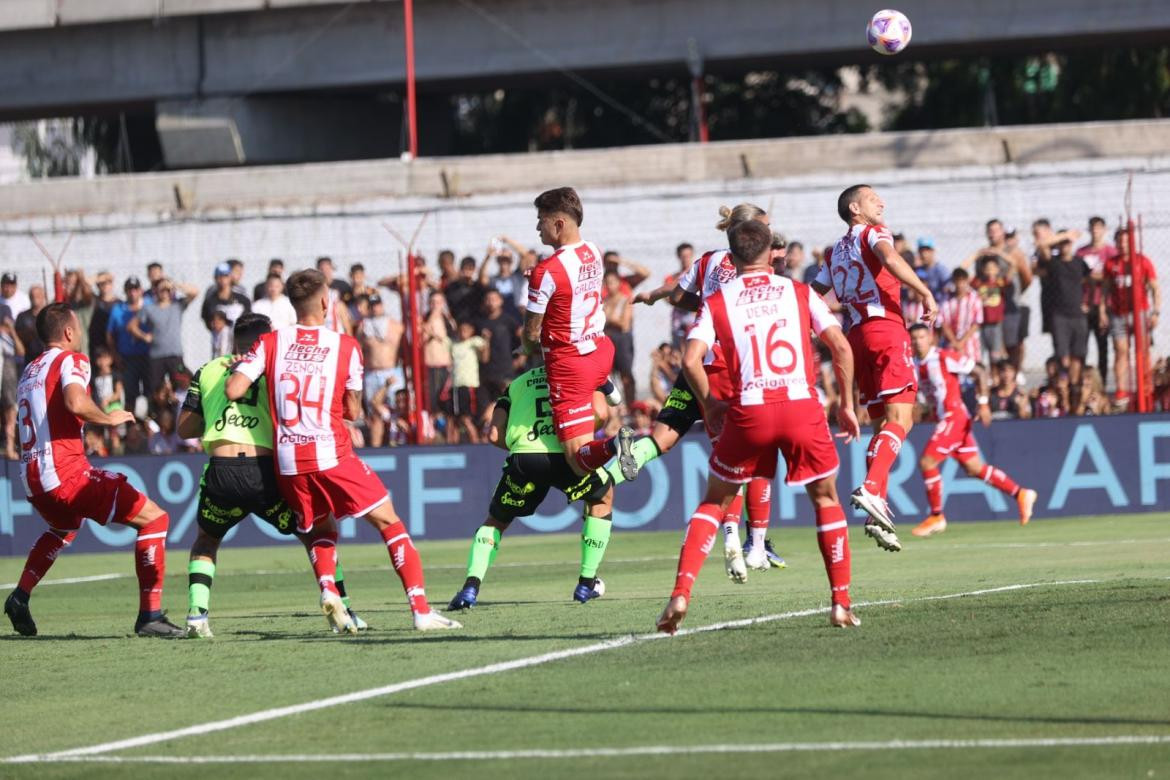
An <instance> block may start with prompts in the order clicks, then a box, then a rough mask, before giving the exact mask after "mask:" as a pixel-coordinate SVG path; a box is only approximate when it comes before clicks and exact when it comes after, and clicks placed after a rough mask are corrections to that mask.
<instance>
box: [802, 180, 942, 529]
mask: <svg viewBox="0 0 1170 780" xmlns="http://www.w3.org/2000/svg"><path fill="white" fill-rule="evenodd" d="M885 209H886V204H885V203H884V202H883V201H882V199H881V198H879V197H878V194H877V193H876V192H874V191H873V188H872V187H870V186H869V185H867V184H855V185H853V186H852V187H849V188H848V189H846V190H845V191H844V192H842V193H841V195H840V196H839V197H838V198H837V214H838V216H840V217H841V219H843V220H844V221H845V224H846V225H848V226H849V230H848V232H846V233H845V235H844V236H843V237H842V238H841V239H840V240H839V241H837V244H836V245H835V246H834V247H833V249H832V251H831V252H830V253H829V255H828V256H827V257H826V258H825V261H824V263H823V264H822V265H821V268H820V271H818V272H817V277H816V280H815V281H814V282H813V283H812V286H813V289H815V290H816V291H817V292H819V293H820V294H821V295H824V294H825V293H827V292H828V291H829V290H832V291H833V292H834V293H835V294H836V296H837V300H838V301H840V303H841V306H842V307H843V309H844V311H845V313H846V317H847V319H848V334H849V344H850V346H851V347H852V348H853V359H854V361H855V363H856V366H857V386H858V391H859V392H858V395H859V401H860V403H861V404H862V405H863V406H865V407H866V408H867V410H868V412H869V419H870V420H871V421H872V423H873V429H874V431H875V434H874V437H873V438H872V439H871V440H870V442H869V447H868V449H867V450H866V453H865V461H866V474H865V481H864V482H863V483H862V485H861V486H860V487H859V488H857V489H856V490H854V491H853V495H852V497H851V498H850V502H851V503H852V504H853V506H855V507H857V508H859V509H863V510H865V512H866V513H867V514H868V515H869V520H868V521H867V522H866V524H865V533H866V534H868V535H869V536H872V537H873V538H874V540H875V541H876V542H877V543H878V546H879V547H881V548H883V549H885V550H890V551H892V552H897V551H898V550H901V549H902V543H901V542H899V541H898V535H897V533H896V532H895V529H894V514H893V512H891V511H890V506H889V504H888V503H886V489H887V486H888V484H889V480H890V468H891V467H892V466H893V465H894V461H895V460H897V458H898V452H899V451H900V450H901V449H902V442H903V441H905V440H906V434H908V433H909V432H910V428H911V426H912V425H913V423H914V398H915V395H916V393H917V384H916V383H915V380H914V366H913V361H912V360H911V355H910V336H909V334H908V333H907V332H906V324H905V323H904V322H903V320H902V287H901V285H902V284H904V285H906V286H907V287H909V288H911V289H912V290H914V291H915V292H916V293H918V295H919V297H920V298H921V299H922V308H923V313H922V321H923V322H931V321H933V320H934V318H935V315H936V314H938V304H937V303H936V302H935V300H934V296H933V295H931V292H930V289H929V288H928V287H927V286H926V285H925V284H924V283H923V282H922V280H921V279H919V278H918V275H917V274H916V273H914V269H913V268H911V267H910V266H909V265H907V263H906V261H905V260H903V259H902V256H901V255H899V254H898V253H897V252H896V251H895V250H894V240H893V237H892V236H891V235H890V231H889V230H888V229H887V228H886V226H885V225H883V224H882V214H883V213H884V212H885ZM899 282H900V283H901V284H899Z"/></svg>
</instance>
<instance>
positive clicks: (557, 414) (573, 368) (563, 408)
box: [544, 336, 613, 441]
mask: <svg viewBox="0 0 1170 780" xmlns="http://www.w3.org/2000/svg"><path fill="white" fill-rule="evenodd" d="M593 343H594V344H596V345H597V349H595V350H593V351H592V352H590V353H589V354H588V355H581V354H578V353H577V351H576V350H575V349H572V348H560V349H557V350H554V351H550V352H548V353H546V354H545V356H544V366H545V373H546V374H547V375H548V395H549V399H550V400H551V401H552V416H553V424H554V425H555V426H556V427H557V440H558V441H569V440H570V439H576V438H577V437H578V436H589V437H591V438H592V436H593V431H594V429H595V428H596V427H597V426H596V424H595V422H594V416H593V393H594V392H596V391H597V388H599V387H601V386H602V385H603V384H605V380H606V379H608V378H609V373H610V371H612V370H613V342H612V341H610V340H609V339H608V338H606V337H605V336H602V337H600V338H598V339H597V340H596V341H594V342H593Z"/></svg>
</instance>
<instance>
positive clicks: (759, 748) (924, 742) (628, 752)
mask: <svg viewBox="0 0 1170 780" xmlns="http://www.w3.org/2000/svg"><path fill="white" fill-rule="evenodd" d="M1122 745H1170V735H1152V736H1142V735H1125V736H1114V737H1036V738H1030V739H1029V738H1025V739H917V740H898V739H896V740H890V741H888V742H876V741H868V742H770V743H764V744H756V745H645V746H637V747H624V748H607V747H598V748H569V749H565V750H556V749H535V750H460V751H455V752H450V753H340V754H338V753H334V754H328V755H314V754H311V753H308V754H305V753H294V754H291V755H271V756H59V757H39V758H37V759H36V760H37V761H41V762H54V763H55V762H61V763H66V762H77V763H102V764H275V763H310V762H321V763H324V762H328V763H334V762H342V763H351V762H357V761H367V762H372V761H506V760H515V759H525V758H538V759H539V758H543V759H564V758H624V757H632V756H677V755H697V754H702V753H734V754H736V755H742V754H743V753H803V752H833V751H842V750H989V749H992V750H1005V749H1007V750H1010V749H1013V748H1015V749H1020V748H1061V747H1114V746H1122Z"/></svg>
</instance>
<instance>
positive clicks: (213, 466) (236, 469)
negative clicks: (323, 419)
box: [178, 314, 367, 638]
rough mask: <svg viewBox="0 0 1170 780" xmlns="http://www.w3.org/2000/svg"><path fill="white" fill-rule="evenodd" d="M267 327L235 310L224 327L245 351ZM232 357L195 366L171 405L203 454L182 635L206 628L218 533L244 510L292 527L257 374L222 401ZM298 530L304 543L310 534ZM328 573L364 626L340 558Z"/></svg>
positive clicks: (206, 633)
mask: <svg viewBox="0 0 1170 780" xmlns="http://www.w3.org/2000/svg"><path fill="white" fill-rule="evenodd" d="M270 330H272V324H271V323H270V322H269V320H268V318H267V317H265V316H264V315H263V314H245V315H243V316H241V317H240V318H239V320H237V321H236V324H235V329H234V331H233V334H232V335H233V341H234V346H233V349H234V351H235V352H236V353H237V354H242V353H244V352H247V351H248V349H249V348H250V347H251V346H252V344H253V343H255V341H256V339H258V338H259V337H260V336H261V335H263V334H265V333H268V332H269V331H270ZM232 362H233V358H232V357H231V356H230V355H225V356H223V357H218V358H215V359H214V360H211V361H209V362H207V363H205V364H204V365H203V366H202V367H201V368H200V369H199V370H198V371H196V372H195V376H194V377H193V378H192V380H191V387H190V389H189V390H188V391H187V398H186V399H185V400H184V401H183V408H182V411H180V413H179V425H178V433H179V435H180V436H181V437H183V438H185V439H194V438H200V439H202V440H203V449H204V450H205V451H206V452H207V454H208V455H210V456H211V459H210V461H209V462H208V464H207V466H206V467H204V469H203V478H202V480H200V483H199V507H198V509H197V510H196V512H197V514H196V519H197V521H198V526H199V530H198V534H197V536H196V537H195V542H194V543H193V544H192V545H191V560H190V563H188V565H187V582H188V584H187V602H188V608H187V636H188V637H189V638H196V637H203V638H206V637H210V636H212V633H211V625H210V623H209V622H208V610H209V608H210V606H209V605H210V601H211V583H212V581H213V580H214V578H215V556H216V553H217V552H218V551H219V545H220V542H221V541H222V540H223V537H224V535H225V534H227V532H228V531H230V530H231V529H232V528H234V527H235V526H236V524H238V523H239V522H240V521H241V520H243V519H244V518H245V517H247V516H248V515H249V514H254V515H256V516H257V517H259V518H261V519H262V520H264V521H265V522H267V523H269V524H270V525H271V526H272V527H273V528H275V529H276V530H277V531H280V532H281V533H282V534H294V533H295V531H296V527H297V520H296V516H295V515H294V514H293V511H292V510H291V509H290V508H289V506H288V505H287V504H286V503H285V502H284V499H282V498H281V497H280V492H279V491H278V490H277V487H276V471H275V466H274V464H273V461H272V418H271V416H270V415H269V413H268V394H267V393H266V392H265V389H264V387H263V383H264V380H263V379H261V380H260V381H259V382H257V383H256V384H254V385H252V388H251V391H250V392H249V393H248V394H247V395H246V396H245V397H244V398H242V399H240V400H239V401H236V402H232V401H229V400H228V399H227V396H226V395H225V394H224V385H225V383H226V382H227V377H228V375H229V374H230V373H231V366H232ZM298 538H299V539H300V540H301V542H302V543H303V544H304V545H305V547H306V549H308V548H309V543H310V541H311V540H310V538H308V537H302V536H298ZM336 577H337V578H336V584H337V590H338V592H339V593H340V594H341V597H342V600H343V602H344V603H345V606H346V609H347V610H348V611H349V614H350V617H352V618H353V621H354V623H355V624H356V626H357V628H358V629H359V630H360V629H365V628H367V626H366V623H365V621H363V620H362V619H361V618H359V617H358V616H357V615H356V614H354V612H353V610H352V609H349V598H348V597H347V596H346V593H345V581H344V576H343V574H342V571H341V563H340V562H339V563H338V564H337V575H336ZM334 630H336V629H334Z"/></svg>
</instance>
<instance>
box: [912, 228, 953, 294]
mask: <svg viewBox="0 0 1170 780" xmlns="http://www.w3.org/2000/svg"><path fill="white" fill-rule="evenodd" d="M914 265H915V268H914V272H915V273H917V274H918V278H919V279H921V280H922V283H923V284H925V285H926V286H927V287H929V288H930V294H931V295H933V296H934V299H935V300H936V301H938V302H939V303H940V304H941V303H942V302H943V301H945V300H946V299H947V285H948V283H949V282H950V281H951V275H950V274H949V273H948V272H947V269H946V268H945V267H944V266H943V264H942V263H940V262H939V261H938V257H937V256H936V254H935V249H934V239H933V238H930V237H929V236H923V237H922V238H920V239H918V262H917V263H915V264H914Z"/></svg>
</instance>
